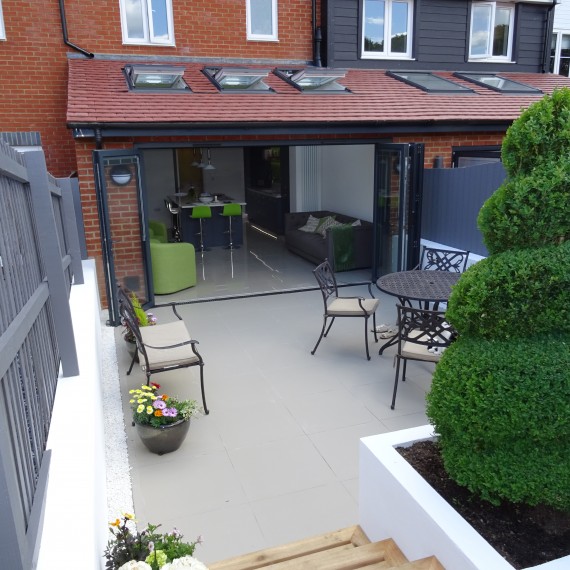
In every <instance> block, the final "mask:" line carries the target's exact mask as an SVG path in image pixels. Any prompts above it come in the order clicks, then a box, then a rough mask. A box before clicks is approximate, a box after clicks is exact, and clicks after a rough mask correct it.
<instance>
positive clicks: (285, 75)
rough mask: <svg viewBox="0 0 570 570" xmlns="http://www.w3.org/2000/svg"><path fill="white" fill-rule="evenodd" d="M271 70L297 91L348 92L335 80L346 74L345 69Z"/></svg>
mask: <svg viewBox="0 0 570 570" xmlns="http://www.w3.org/2000/svg"><path fill="white" fill-rule="evenodd" d="M273 72H274V73H275V75H277V76H278V77H280V78H281V79H283V80H285V81H287V83H290V84H291V85H293V87H295V88H296V89H298V90H299V91H311V92H315V91H317V92H335V93H339V92H340V93H342V92H348V89H347V88H346V87H345V86H344V85H341V84H340V83H338V82H337V80H338V79H342V78H343V77H344V76H345V75H346V72H345V71H342V70H339V69H322V68H312V69H275V70H274V71H273Z"/></svg>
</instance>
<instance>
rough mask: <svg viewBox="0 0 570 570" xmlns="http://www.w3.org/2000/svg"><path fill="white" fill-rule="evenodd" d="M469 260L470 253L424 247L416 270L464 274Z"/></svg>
mask: <svg viewBox="0 0 570 570" xmlns="http://www.w3.org/2000/svg"><path fill="white" fill-rule="evenodd" d="M468 259H469V252H468V251H460V250H452V249H437V248H434V247H426V246H424V248H423V250H422V257H421V260H420V264H419V265H418V266H417V267H416V269H428V270H430V269H431V270H434V271H452V272H455V273H463V272H464V271H465V268H466V267H467V261H468Z"/></svg>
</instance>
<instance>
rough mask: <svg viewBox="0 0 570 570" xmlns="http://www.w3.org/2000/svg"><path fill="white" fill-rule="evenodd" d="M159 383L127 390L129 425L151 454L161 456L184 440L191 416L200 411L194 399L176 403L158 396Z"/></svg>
mask: <svg viewBox="0 0 570 570" xmlns="http://www.w3.org/2000/svg"><path fill="white" fill-rule="evenodd" d="M159 388H160V385H159V384H155V383H151V385H150V386H146V385H142V386H141V387H140V388H137V389H134V390H129V394H130V395H131V399H130V400H129V403H130V405H131V409H132V410H133V425H135V426H136V427H137V431H138V434H139V436H140V438H141V440H142V442H143V444H144V445H145V446H146V447H147V448H148V450H149V451H152V452H153V453H158V454H159V455H162V454H164V453H170V452H171V451H176V450H177V449H178V448H179V447H180V446H181V445H182V442H183V441H184V438H185V437H186V435H187V434H188V429H189V427H190V419H191V418H192V416H195V415H197V414H198V413H199V412H200V409H199V408H198V403H197V402H196V400H180V399H178V398H175V397H173V396H168V395H167V394H158V393H157V391H158V389H159Z"/></svg>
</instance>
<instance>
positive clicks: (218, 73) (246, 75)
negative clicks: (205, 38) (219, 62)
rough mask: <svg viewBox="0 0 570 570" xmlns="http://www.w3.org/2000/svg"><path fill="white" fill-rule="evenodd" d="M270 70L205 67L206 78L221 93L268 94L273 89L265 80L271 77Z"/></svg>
mask: <svg viewBox="0 0 570 570" xmlns="http://www.w3.org/2000/svg"><path fill="white" fill-rule="evenodd" d="M269 71H270V70H269V69H249V68H238V67H205V68H204V69H203V72H204V74H205V75H206V77H207V78H208V79H209V80H210V81H211V82H212V83H213V84H214V85H215V86H216V87H217V88H218V89H219V90H220V91H233V92H240V91H248V92H252V91H254V92H255V91H257V92H267V91H272V89H271V88H270V87H269V86H267V85H266V84H265V83H264V82H263V79H265V78H266V77H267V76H268V75H269Z"/></svg>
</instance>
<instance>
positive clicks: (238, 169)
mask: <svg viewBox="0 0 570 570" xmlns="http://www.w3.org/2000/svg"><path fill="white" fill-rule="evenodd" d="M208 151H209V152H208ZM139 153H140V154H141V156H142V161H141V162H142V178H143V181H144V183H143V188H144V193H145V196H146V208H147V212H148V218H149V219H152V220H156V221H161V222H163V223H165V224H166V225H167V227H172V220H171V213H170V212H169V211H168V209H167V208H166V206H165V199H167V198H168V197H169V196H173V195H175V194H180V196H177V197H176V198H177V199H179V200H181V201H182V202H183V203H185V204H186V206H187V207H186V208H181V210H180V211H181V214H182V216H184V220H185V222H186V224H187V226H186V229H187V230H189V233H188V232H187V236H188V235H190V236H191V237H190V239H188V241H192V242H193V243H194V244H195V247H196V246H197V245H199V236H198V237H197V232H198V226H197V225H196V224H195V225H193V226H192V225H191V224H192V222H196V220H194V221H192V220H190V215H191V211H192V207H190V204H193V203H200V204H201V203H204V205H206V204H207V205H210V206H211V207H212V208H211V209H212V219H209V220H204V231H205V232H206V231H207V232H209V234H210V238H211V237H212V234H213V233H217V234H218V237H221V236H223V239H224V240H227V235H228V234H227V233H226V230H227V220H225V219H224V218H223V217H222V216H220V215H219V213H220V212H221V210H222V206H223V204H224V203H225V202H237V203H239V204H240V205H241V207H242V211H243V214H242V220H243V223H241V224H237V223H235V222H237V220H235V219H234V226H233V227H234V231H235V230H238V231H239V232H240V234H241V233H242V232H243V238H242V240H241V243H240V245H239V247H237V248H236V249H234V250H231V249H228V248H227V246H226V247H224V245H222V243H221V242H220V241H218V242H217V243H214V244H212V247H211V248H210V251H207V252H201V251H200V249H199V247H196V266H197V274H198V284H197V286H196V287H193V288H191V289H187V290H185V291H184V293H183V297H184V298H185V299H186V300H189V301H190V302H191V301H192V300H199V299H203V298H220V297H228V296H232V295H236V294H237V295H239V294H251V293H252V292H258V291H259V292H263V291H269V290H286V289H295V288H296V287H306V286H314V277H313V275H312V272H311V269H312V264H311V263H310V262H308V261H306V260H305V259H303V258H301V257H299V256H297V255H295V254H294V253H291V252H289V251H288V250H287V249H286V247H285V243H284V239H283V236H282V234H283V231H284V215H285V213H286V212H289V211H291V212H302V211H315V210H332V211H336V212H343V213H346V214H347V215H350V216H353V217H359V218H361V219H363V220H369V221H372V215H373V214H372V204H373V182H374V145H373V144H366V145H356V144H355V145H341V144H336V145H330V146H325V145H319V146H317V145H312V146H279V145H271V146H269V145H267V146H250V147H241V146H235V147H233V146H227V147H210V148H209V149H208V147H206V146H204V147H202V148H198V147H196V148H186V147H178V148H165V147H163V148H157V147H152V148H151V147H143V148H140V149H139ZM194 163H196V164H194ZM199 165H202V167H200V166H199ZM208 166H211V167H212V168H208ZM201 194H202V195H203V194H206V196H205V197H204V196H202V201H201V200H200V195H201ZM216 198H217V200H218V201H217V202H216V201H215V200H216ZM204 199H205V200H206V202H204ZM195 201H196V202H195ZM242 220H240V222H241V221H242ZM207 224H209V226H208V225H207ZM234 237H235V236H234ZM240 237H242V236H241V235H240ZM234 242H236V240H234ZM237 242H240V240H237ZM206 245H207V243H206ZM348 273H350V272H348ZM348 273H347V274H343V279H349V278H350V276H349V275H348ZM359 278H361V277H359ZM165 300H166V301H167V300H168V299H165Z"/></svg>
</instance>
